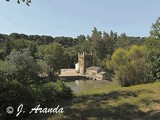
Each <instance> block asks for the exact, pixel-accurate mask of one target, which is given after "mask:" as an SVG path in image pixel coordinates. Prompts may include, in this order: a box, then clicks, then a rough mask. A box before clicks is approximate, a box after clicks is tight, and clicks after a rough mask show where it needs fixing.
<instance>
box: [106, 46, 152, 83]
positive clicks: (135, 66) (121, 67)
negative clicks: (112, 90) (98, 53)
mask: <svg viewBox="0 0 160 120" xmlns="http://www.w3.org/2000/svg"><path fill="white" fill-rule="evenodd" d="M147 55H148V53H147V50H146V48H145V47H144V46H137V45H133V46H132V47H131V49H129V50H128V51H127V50H124V49H122V48H119V49H117V50H116V51H115V52H114V53H113V55H112V57H111V60H110V61H109V62H108V63H107V66H108V68H109V69H111V70H113V71H114V73H115V77H116V78H117V80H118V81H119V83H120V84H121V85H122V86H131V85H136V84H141V83H147V82H151V81H152V80H153V78H152V75H150V74H149V73H150V64H149V63H147V61H146V59H147Z"/></svg>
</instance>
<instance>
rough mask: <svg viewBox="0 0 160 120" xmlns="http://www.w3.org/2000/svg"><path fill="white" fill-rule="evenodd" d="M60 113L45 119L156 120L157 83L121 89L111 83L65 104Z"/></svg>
mask: <svg viewBox="0 0 160 120" xmlns="http://www.w3.org/2000/svg"><path fill="white" fill-rule="evenodd" d="M64 107H65V109H64V113H63V114H52V115H50V116H49V117H47V118H46V119H48V120H79V119H80V120H103V119H104V120H130V119H131V120H132V119H133V120H137V119H138V120H144V119H147V120H159V119H160V82H155V83H150V84H141V85H136V86H131V87H120V86H119V85H118V84H117V83H115V82H113V83H110V84H109V85H106V87H104V88H99V89H98V88H91V89H90V90H88V91H86V92H85V93H79V94H75V97H74V99H73V100H72V101H69V102H66V105H65V106H64Z"/></svg>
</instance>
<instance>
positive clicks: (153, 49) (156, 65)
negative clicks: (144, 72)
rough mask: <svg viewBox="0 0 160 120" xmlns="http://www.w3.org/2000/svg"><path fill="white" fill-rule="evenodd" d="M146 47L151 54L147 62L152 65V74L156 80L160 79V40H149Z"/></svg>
mask: <svg viewBox="0 0 160 120" xmlns="http://www.w3.org/2000/svg"><path fill="white" fill-rule="evenodd" d="M145 46H146V48H147V50H148V52H149V55H148V59H147V60H148V62H149V63H150V64H151V74H152V75H153V77H154V79H155V80H157V79H160V40H155V39H153V38H149V39H148V40H147V41H146V42H145Z"/></svg>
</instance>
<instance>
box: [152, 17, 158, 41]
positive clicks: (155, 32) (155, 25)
mask: <svg viewBox="0 0 160 120" xmlns="http://www.w3.org/2000/svg"><path fill="white" fill-rule="evenodd" d="M150 34H151V36H152V37H153V38H155V39H160V17H159V18H158V19H157V20H156V22H155V23H153V24H152V29H151V31H150Z"/></svg>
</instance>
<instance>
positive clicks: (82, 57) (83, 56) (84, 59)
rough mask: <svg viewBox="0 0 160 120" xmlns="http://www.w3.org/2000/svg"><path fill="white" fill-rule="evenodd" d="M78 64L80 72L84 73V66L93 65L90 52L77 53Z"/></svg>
mask: <svg viewBox="0 0 160 120" xmlns="http://www.w3.org/2000/svg"><path fill="white" fill-rule="evenodd" d="M78 64H79V72H80V73H81V74H84V73H85V72H86V68H88V67H91V66H92V65H93V56H92V54H88V53H87V52H80V53H78Z"/></svg>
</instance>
